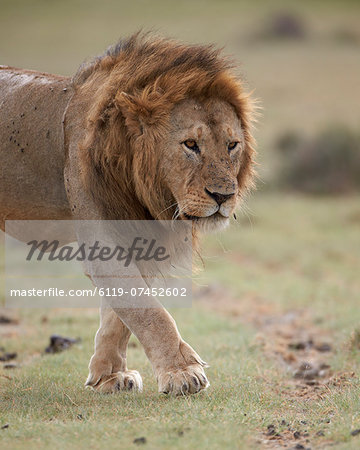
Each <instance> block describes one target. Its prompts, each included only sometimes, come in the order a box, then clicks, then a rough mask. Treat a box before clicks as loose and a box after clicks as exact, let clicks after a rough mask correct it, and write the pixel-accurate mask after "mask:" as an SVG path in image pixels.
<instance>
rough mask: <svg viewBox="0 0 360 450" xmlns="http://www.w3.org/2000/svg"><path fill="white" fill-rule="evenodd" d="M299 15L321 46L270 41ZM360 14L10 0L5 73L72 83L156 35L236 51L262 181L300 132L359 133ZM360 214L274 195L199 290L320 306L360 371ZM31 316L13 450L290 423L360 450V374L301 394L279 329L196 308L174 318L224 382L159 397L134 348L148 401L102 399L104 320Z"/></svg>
mask: <svg viewBox="0 0 360 450" xmlns="http://www.w3.org/2000/svg"><path fill="white" fill-rule="evenodd" d="M284 9H285V10H289V11H293V12H294V13H295V14H298V15H299V16H300V17H301V18H302V19H303V20H304V23H305V25H306V29H307V37H306V39H305V40H303V41H298V42H290V41H283V42H278V41H274V40H263V41H256V42H255V41H254V39H253V37H254V35H255V34H256V33H258V31H261V29H262V27H263V24H264V21H265V19H266V18H268V17H269V16H271V15H272V14H274V13H276V12H277V11H279V10H284ZM359 14H360V8H359V2H357V1H350V0H348V1H335V0H334V1H327V2H323V1H311V2H310V1H303V2H295V1H289V0H286V1H284V0H274V1H272V2H268V1H265V0H258V1H257V2H249V1H248V0H246V1H241V2H239V1H235V0H226V1H221V2H220V1H216V0H209V1H205V0H198V1H196V2H194V1H190V0H184V1H165V0H156V1H155V0H154V1H152V2H149V1H146V0H138V1H135V2H126V1H123V0H121V1H120V0H106V1H103V2H98V1H95V0H86V1H85V0H71V1H70V0H63V1H62V2H54V1H53V2H49V1H45V0H36V1H35V0H34V1H32V2H29V1H25V0H11V1H10V0H0V56H1V61H0V63H1V64H8V65H14V66H17V67H26V68H31V69H38V70H43V71H47V72H56V73H61V74H65V75H71V74H73V73H74V72H75V71H76V69H77V67H78V66H79V64H80V63H81V62H82V61H83V60H84V59H85V58H87V57H91V56H93V55H96V54H98V53H100V52H102V51H103V50H104V49H105V48H106V47H107V46H108V45H109V44H111V43H113V42H115V41H116V40H117V39H118V38H119V37H120V36H124V35H127V34H129V33H132V32H134V31H136V30H138V29H139V28H141V27H144V28H145V29H151V28H153V29H156V30H159V31H160V32H162V33H163V34H166V35H170V36H174V37H176V38H180V39H183V40H185V41H188V42H215V43H216V44H217V45H220V46H221V45H223V46H225V52H226V53H230V54H233V55H234V57H235V59H236V61H237V62H238V63H239V71H240V72H241V73H242V74H243V76H244V78H245V79H246V80H247V84H248V88H249V89H254V88H256V91H255V96H257V97H259V98H260V99H261V103H262V106H263V113H262V114H263V115H262V117H261V119H260V122H259V124H258V131H256V136H257V140H258V143H259V145H258V148H259V161H260V163H261V166H260V175H261V180H263V181H264V182H265V183H268V182H269V181H271V180H272V179H273V178H274V174H275V170H274V169H276V167H277V164H278V161H277V159H276V152H275V151H274V150H275V148H274V147H275V142H276V141H277V139H278V137H279V135H281V134H283V132H284V131H287V130H289V129H294V130H295V131H296V130H300V132H301V133H303V134H310V133H313V132H315V131H317V130H318V129H319V128H322V127H323V126H324V125H327V124H329V123H339V122H341V123H344V124H346V125H348V126H349V127H354V128H355V127H358V124H359V120H360V109H359V102H358V96H357V95H355V94H356V93H357V92H358V80H359V79H360V60H359V57H358V56H359V41H356V39H355V38H354V41H353V42H344V41H340V40H336V35H338V34H339V32H341V31H344V30H345V31H346V32H350V33H353V35H354V36H355V37H356V35H357V33H358V20H359ZM340 34H341V33H340ZM259 184H260V188H262V187H263V184H262V182H260V183H259ZM359 205H360V202H359V197H358V196H354V197H346V198H344V197H339V198H335V197H334V198H326V197H318V198H316V197H315V198H307V197H302V196H294V195H285V194H276V193H273V194H270V193H268V194H264V193H262V194H259V193H258V194H256V195H255V196H254V198H253V199H251V200H250V202H249V216H250V219H249V218H247V217H246V216H243V217H241V218H239V220H238V222H236V223H234V224H233V226H232V228H231V229H229V230H228V231H227V232H226V233H223V234H221V235H219V236H212V237H209V238H207V239H206V241H205V248H204V259H205V266H206V267H205V272H204V273H203V274H202V275H201V277H200V280H199V281H198V283H200V284H214V283H215V284H217V285H218V286H220V289H222V288H223V287H224V286H226V289H225V288H224V291H225V290H226V291H230V292H231V295H232V296H233V298H234V299H235V300H236V301H237V302H238V304H239V306H241V305H242V304H243V302H245V303H246V304H247V305H248V308H249V309H250V310H251V309H254V311H255V312H257V311H258V310H257V309H256V308H257V305H258V304H259V303H261V304H265V305H267V307H268V310H269V311H270V312H271V311H274V314H275V312H276V314H283V313H286V312H287V311H294V310H295V311H296V310H307V311H308V313H309V317H310V322H311V323H309V324H308V325H311V326H312V327H316V328H317V329H319V330H323V331H324V332H326V333H328V335H329V336H331V337H332V344H333V347H334V351H333V352H332V353H331V355H329V356H328V357H327V363H328V364H329V365H330V366H331V368H332V370H333V372H334V373H335V374H341V373H344V372H346V373H347V372H355V374H358V373H359V369H360V352H359V348H358V347H357V346H356V345H353V346H352V347H351V346H350V345H349V343H350V341H351V336H352V333H353V332H355V333H356V330H359V329H360V309H359V303H358V302H359V292H360V281H359V267H360V256H359V255H360V251H359V250H360V242H359V231H360V230H359V223H360V206H359ZM226 295H228V294H226ZM224 296H225V294H224ZM219 300H221V299H219ZM252 302H253V303H252ZM17 314H18V317H19V319H20V325H19V327H12V326H5V325H3V326H2V325H1V326H0V338H1V343H0V345H1V346H4V347H5V348H6V350H7V351H9V352H10V351H15V352H18V354H19V357H18V361H19V363H20V367H19V368H17V369H13V370H4V369H0V370H1V371H0V428H1V426H3V425H5V424H9V427H8V428H6V429H0V445H1V447H3V448H11V449H18V448H19V449H23V448H26V449H33V448H36V449H39V448H40V449H43V448H54V449H62V448H70V449H71V448H77V449H78V448H80V449H81V448H94V449H97V448H104V447H108V448H126V449H127V448H133V447H135V446H136V444H135V443H134V439H136V438H140V437H145V438H146V444H145V445H144V447H146V448H154V449H155V448H156V449H168V448H174V449H181V448H239V449H248V448H251V447H255V448H259V446H260V444H259V443H258V442H257V441H258V440H260V441H261V443H262V444H264V445H271V444H269V443H267V444H266V443H265V442H264V433H265V432H266V430H267V426H268V425H270V424H275V425H276V427H277V430H279V432H281V433H283V434H284V433H285V432H286V430H285V428H287V426H285V425H281V423H282V420H284V421H285V422H286V423H290V426H291V428H292V429H293V430H298V431H300V432H301V433H306V430H307V432H308V433H309V439H310V443H309V444H306V445H307V446H310V445H311V447H312V448H316V447H326V446H327V445H330V444H331V445H334V444H336V448H337V449H358V448H359V439H360V437H359V436H354V437H351V435H350V431H351V430H354V429H358V428H360V413H359V411H360V400H359V398H360V396H359V394H360V383H359V379H358V378H357V377H354V378H351V379H349V380H348V382H347V383H343V384H340V386H336V385H334V386H332V385H329V386H327V388H326V390H323V391H322V394H321V396H320V397H301V396H299V395H298V394H299V391H298V390H297V388H296V387H295V386H293V385H291V384H289V380H290V379H291V373H289V371H286V370H284V368H283V366H281V365H280V364H279V362H278V359H277V358H276V357H274V355H272V354H269V353H268V352H266V351H265V350H264V346H263V345H262V343H261V341H259V339H258V334H259V332H260V333H264V330H259V328H258V327H257V325H256V323H254V322H251V321H248V320H247V319H242V317H239V316H237V315H236V314H232V312H231V310H226V308H225V309H224V311H220V312H219V311H218V310H216V311H215V310H213V308H211V307H210V306H206V305H204V304H198V303H195V304H194V306H193V308H192V309H191V310H185V309H184V310H180V309H179V310H176V311H174V316H175V318H176V320H177V322H178V325H179V327H180V330H181V332H182V334H183V337H184V338H185V339H186V340H187V341H188V342H189V343H190V344H191V345H193V346H194V347H195V349H196V350H197V351H198V352H199V353H200V355H201V356H202V357H203V358H204V359H206V360H207V361H208V362H209V363H210V364H211V367H210V368H209V369H208V370H207V373H208V376H209V379H210V381H211V387H210V388H209V389H208V390H207V391H206V392H204V393H201V394H200V395H198V396H194V397H191V398H180V399H174V398H167V397H165V396H162V395H159V394H158V393H157V389H156V383H155V380H154V378H153V376H152V373H151V367H150V365H149V363H148V362H147V360H146V358H145V355H144V353H143V351H142V349H141V347H140V346H139V345H138V346H137V347H135V348H131V349H130V351H129V364H128V365H129V367H130V368H132V369H137V370H139V371H140V373H141V374H142V376H143V380H144V386H145V387H144V392H143V393H142V394H139V395H132V394H129V393H124V394H120V395H109V396H100V395H97V394H95V393H93V392H91V391H88V390H85V389H84V388H83V383H84V381H85V379H86V376H87V364H88V360H89V357H90V355H91V353H92V347H93V337H94V333H95V331H96V329H97V326H98V313H97V311H95V310H69V309H67V310H61V309H57V310H49V309H48V310H22V311H19V312H18V313H17ZM259 314H260V312H259ZM306 325H307V324H304V327H306ZM53 333H58V334H62V335H65V336H71V337H77V336H79V337H81V338H82V343H81V344H79V345H76V346H74V347H73V348H71V349H70V350H68V351H66V352H64V353H61V354H57V355H46V356H45V355H43V354H42V353H43V351H44V348H45V347H46V346H47V344H48V338H49V336H50V335H51V334H53ZM357 333H359V331H357ZM266 338H268V339H269V337H268V336H267V335H266V333H265V339H266ZM304 422H305V423H304ZM319 431H321V432H323V434H324V436H317V432H319ZM295 444H296V441H294V439H292V440H289V441H288V447H291V446H294V445H295ZM139 445H140V444H139Z"/></svg>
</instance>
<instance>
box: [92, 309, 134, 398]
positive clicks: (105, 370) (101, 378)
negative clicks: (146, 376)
mask: <svg viewBox="0 0 360 450" xmlns="http://www.w3.org/2000/svg"><path fill="white" fill-rule="evenodd" d="M130 335H131V332H130V330H129V329H128V328H127V326H126V325H125V324H124V323H123V322H122V321H121V319H120V318H119V317H118V316H117V315H116V314H115V312H114V311H113V309H112V308H110V307H102V308H101V319H100V328H99V330H98V331H97V333H96V336H95V353H94V355H93V356H92V358H91V360H90V364H89V376H88V379H87V380H86V383H85V385H86V386H90V387H92V388H93V389H95V390H96V391H98V392H102V393H108V392H116V391H120V390H134V391H141V390H142V379H141V376H140V374H139V372H137V371H136V370H128V369H127V367H126V349H127V345H128V342H129V338H130Z"/></svg>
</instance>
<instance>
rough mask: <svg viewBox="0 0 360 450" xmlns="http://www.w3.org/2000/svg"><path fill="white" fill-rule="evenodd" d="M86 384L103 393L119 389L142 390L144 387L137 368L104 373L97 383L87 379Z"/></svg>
mask: <svg viewBox="0 0 360 450" xmlns="http://www.w3.org/2000/svg"><path fill="white" fill-rule="evenodd" d="M85 386H88V387H91V388H92V389H94V390H95V391H97V392H101V393H103V394H107V393H111V392H118V391H134V392H135V391H137V392H141V391H142V389H143V384H142V379H141V376H140V374H139V372H137V371H136V370H127V371H125V372H114V373H112V374H110V375H103V376H101V377H100V378H99V379H98V380H97V381H96V382H95V383H93V382H91V381H90V382H89V381H87V382H86V384H85Z"/></svg>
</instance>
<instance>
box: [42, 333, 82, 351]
mask: <svg viewBox="0 0 360 450" xmlns="http://www.w3.org/2000/svg"><path fill="white" fill-rule="evenodd" d="M80 341H81V339H79V338H78V339H72V338H67V337H63V336H58V335H57V334H54V335H52V336H50V345H49V346H48V347H46V349H45V352H46V353H59V352H62V351H64V350H66V349H68V348H69V347H71V346H72V345H74V344H77V343H78V342H80Z"/></svg>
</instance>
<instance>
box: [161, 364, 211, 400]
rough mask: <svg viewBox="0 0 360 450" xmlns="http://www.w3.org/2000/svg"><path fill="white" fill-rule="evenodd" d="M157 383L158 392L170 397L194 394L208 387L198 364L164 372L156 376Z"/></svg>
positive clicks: (201, 368)
mask: <svg viewBox="0 0 360 450" xmlns="http://www.w3.org/2000/svg"><path fill="white" fill-rule="evenodd" d="M158 383H159V392H163V393H165V394H171V395H188V394H196V393H197V392H200V391H201V390H203V389H206V388H207V387H208V386H210V383H209V381H208V379H207V378H206V375H205V372H204V369H203V367H202V366H201V365H200V364H192V365H190V366H187V367H185V368H184V369H177V370H172V371H169V372H164V373H162V374H160V375H159V376H158Z"/></svg>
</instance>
